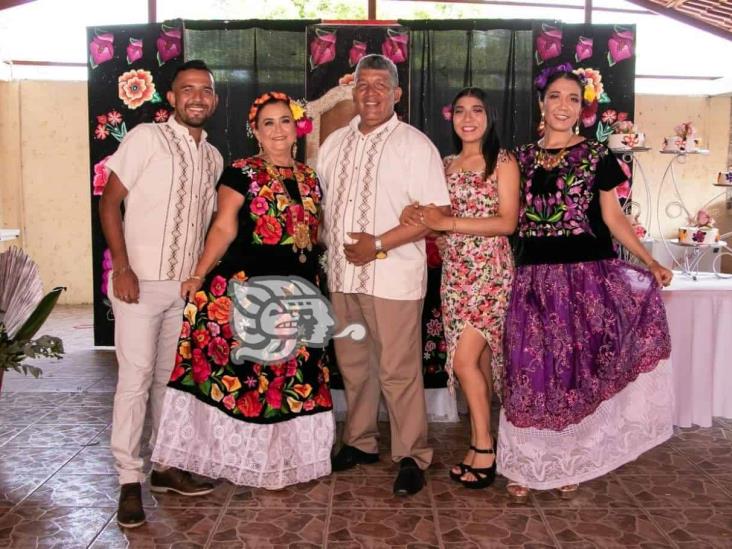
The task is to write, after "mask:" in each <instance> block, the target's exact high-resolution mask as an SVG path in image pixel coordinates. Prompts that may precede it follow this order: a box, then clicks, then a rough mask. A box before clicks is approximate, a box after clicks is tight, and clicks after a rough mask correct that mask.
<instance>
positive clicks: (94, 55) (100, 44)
mask: <svg viewBox="0 0 732 549" xmlns="http://www.w3.org/2000/svg"><path fill="white" fill-rule="evenodd" d="M113 57H114V35H113V34H112V33H111V32H103V33H101V34H97V35H96V36H95V37H94V38H93V39H92V41H91V42H89V63H90V64H91V68H92V69H96V68H97V67H98V66H99V65H101V64H102V63H106V62H107V61H109V60H110V59H112V58H113Z"/></svg>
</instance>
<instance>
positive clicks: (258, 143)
mask: <svg viewBox="0 0 732 549" xmlns="http://www.w3.org/2000/svg"><path fill="white" fill-rule="evenodd" d="M257 146H258V147H259V154H262V153H263V152H264V149H262V142H261V141H260V140H259V139H257Z"/></svg>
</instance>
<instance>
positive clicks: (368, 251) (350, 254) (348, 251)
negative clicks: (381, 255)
mask: <svg viewBox="0 0 732 549" xmlns="http://www.w3.org/2000/svg"><path fill="white" fill-rule="evenodd" d="M348 236H349V237H351V238H352V239H353V240H354V241H355V242H353V243H352V244H344V245H343V251H344V254H345V256H346V261H348V262H349V263H353V264H354V265H355V266H356V267H361V266H362V265H366V264H367V263H370V262H371V261H373V260H374V259H376V243H375V240H376V237H375V236H374V235H372V234H369V233H348Z"/></svg>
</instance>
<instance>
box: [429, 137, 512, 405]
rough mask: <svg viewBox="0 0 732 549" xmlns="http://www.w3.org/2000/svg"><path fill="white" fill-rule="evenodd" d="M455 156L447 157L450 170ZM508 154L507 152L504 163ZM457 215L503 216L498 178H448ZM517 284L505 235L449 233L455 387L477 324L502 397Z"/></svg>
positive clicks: (448, 317) (447, 277)
mask: <svg viewBox="0 0 732 549" xmlns="http://www.w3.org/2000/svg"><path fill="white" fill-rule="evenodd" d="M453 159H454V156H449V157H447V158H445V160H444V165H445V170H447V168H448V166H449V165H450V163H451V162H452V160H453ZM507 160H508V154H507V153H506V152H505V151H503V150H502V151H501V152H500V153H499V155H498V162H497V163H498V164H500V163H502V162H506V161H507ZM446 178H447V187H448V190H449V191H450V204H451V207H452V214H453V215H454V216H456V217H491V216H494V215H496V214H497V213H498V178H497V175H496V172H495V171H494V172H493V174H491V176H490V177H488V178H487V179H486V178H484V177H483V173H482V172H474V171H458V172H454V173H451V174H448V175H447V176H446ZM512 282H513V255H512V252H511V247H510V245H509V242H508V238H507V237H505V236H475V235H466V234H459V233H448V235H447V246H446V249H445V250H444V252H443V267H442V287H441V293H442V295H441V297H442V314H443V322H444V329H445V339H446V340H447V349H448V353H447V363H446V370H447V372H448V375H449V376H450V378H449V381H448V387H450V388H451V389H452V387H453V385H454V382H455V377H454V374H453V363H452V361H453V356H454V354H455V349H456V348H457V342H458V340H459V338H460V335H461V334H462V333H463V330H465V328H466V327H467V326H472V327H473V328H474V329H476V330H478V331H479V332H480V333H481V334H482V335H483V337H484V338H485V340H486V342H487V343H488V346H489V347H490V350H491V353H492V356H493V359H492V362H491V367H492V371H493V385H494V389H495V392H496V394H498V395H501V394H502V380H503V323H504V318H505V316H506V310H507V308H508V301H509V298H510V295H511V283H512Z"/></svg>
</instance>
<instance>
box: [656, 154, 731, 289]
mask: <svg viewBox="0 0 732 549" xmlns="http://www.w3.org/2000/svg"><path fill="white" fill-rule="evenodd" d="M661 154H667V155H671V159H670V160H669V163H668V166H667V167H666V170H665V171H664V172H663V177H662V178H661V184H660V186H659V188H658V196H657V199H656V212H657V214H656V222H657V224H658V225H657V227H658V233H659V234H660V235H662V234H663V231H662V230H661V216H660V212H661V196H663V192H662V191H663V188H664V185H665V183H666V181H669V182H670V184H671V185H672V187H673V193H674V197H675V200H673V201H671V202H669V203H668V204H667V205H666V207H665V209H664V211H665V212H666V215H667V216H668V217H670V218H672V219H676V218H680V217H682V216H684V217H686V218H688V219H692V218H693V217H694V216H693V215H692V214H691V212H690V211H689V209H688V208H687V207H686V205H685V204H684V199H683V198H682V196H681V193H680V192H679V186H678V183H677V180H676V173H675V172H674V164H677V163H678V164H683V163H685V162H686V158H687V157H688V156H689V155H692V154H702V155H705V154H709V151H706V150H696V151H692V152H683V153H681V152H679V153H677V152H668V151H661ZM715 186H723V185H716V184H715ZM724 186H725V187H726V185H724ZM728 188H729V187H728ZM724 195H725V191H722V192H721V193H720V194H717V195H715V196H714V197H712V199H711V200H709V201H707V202H706V203H705V204H704V205H703V206H702V207H701V208H700V209H704V208H706V207H707V206H709V205H710V204H711V203H712V202H714V201H715V200H717V199H718V198H720V197H722V196H724ZM731 237H732V233H726V234H724V235H721V236H720V239H719V242H715V243H713V244H687V243H685V242H679V240H678V239H675V238H674V239H667V238H663V237H661V238H662V242H663V244H664V246H665V247H666V250H667V252H668V254H669V256H670V257H671V258H672V260H673V262H674V268H675V269H678V270H679V271H681V272H682V273H683V274H684V275H685V276H688V277H689V278H691V279H692V280H696V279H697V275H698V274H699V265H700V264H701V261H702V259H703V258H704V257H705V255H706V254H708V253H712V254H714V255H715V257H714V260H713V261H712V269H713V272H714V274H715V275H716V276H717V277H719V278H730V277H732V275H726V274H723V273H722V272H721V267H722V257H723V256H725V255H729V256H732V248H730V247H729V245H728V244H727V242H726V240H725V239H726V238H731ZM672 247H673V248H678V247H681V248H683V252H682V253H681V254H678V255H679V256H680V257H678V258H677V257H676V256H677V253H674V251H676V250H672Z"/></svg>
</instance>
